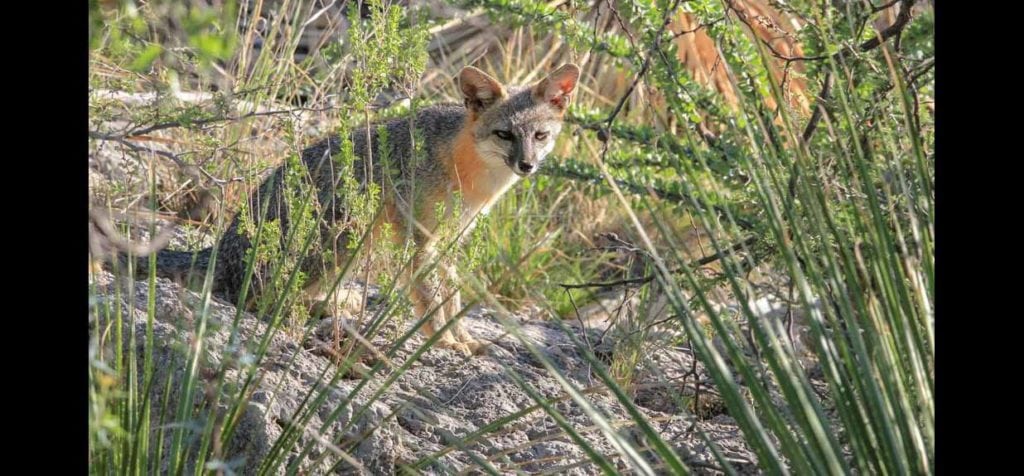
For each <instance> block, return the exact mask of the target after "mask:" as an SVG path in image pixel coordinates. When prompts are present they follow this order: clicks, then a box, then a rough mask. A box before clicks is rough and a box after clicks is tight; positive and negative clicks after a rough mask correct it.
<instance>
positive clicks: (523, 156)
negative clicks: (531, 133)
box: [508, 137, 540, 176]
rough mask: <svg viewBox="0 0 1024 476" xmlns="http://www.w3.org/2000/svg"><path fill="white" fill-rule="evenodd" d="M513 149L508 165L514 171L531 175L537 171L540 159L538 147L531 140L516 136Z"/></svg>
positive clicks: (523, 174)
mask: <svg viewBox="0 0 1024 476" xmlns="http://www.w3.org/2000/svg"><path fill="white" fill-rule="evenodd" d="M511 142H512V150H511V151H510V153H509V155H508V166H509V167H511V168H512V171H513V172H515V173H517V174H519V175H521V176H526V175H530V174H532V173H533V172H536V171H537V168H538V167H537V166H538V165H539V164H540V160H539V158H538V157H537V154H536V147H534V144H533V143H532V142H531V141H529V140H523V139H521V138H519V137H516V138H515V139H513V140H512V141H511Z"/></svg>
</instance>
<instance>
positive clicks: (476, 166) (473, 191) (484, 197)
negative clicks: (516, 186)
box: [449, 116, 493, 211]
mask: <svg viewBox="0 0 1024 476" xmlns="http://www.w3.org/2000/svg"><path fill="white" fill-rule="evenodd" d="M474 123H475V121H474V120H473V117H472V116H471V117H470V118H469V120H467V121H466V125H465V127H463V128H462V130H461V131H459V135H458V136H457V137H456V138H455V144H454V146H453V147H452V157H451V163H450V170H449V176H450V177H451V180H452V185H453V186H454V188H455V189H456V190H459V191H461V192H462V200H463V202H464V204H465V205H466V206H469V207H471V208H473V209H474V211H475V210H478V209H479V208H480V207H482V206H484V205H485V204H487V203H488V202H490V200H491V199H492V198H493V197H492V196H491V195H492V191H491V190H488V189H487V187H480V186H478V185H479V184H481V183H482V179H484V176H485V175H486V174H487V166H486V164H485V163H484V161H483V159H482V158H480V153H479V152H478V151H477V150H476V141H475V140H474V138H473V125H474Z"/></svg>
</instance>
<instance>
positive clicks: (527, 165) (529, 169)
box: [519, 162, 536, 174]
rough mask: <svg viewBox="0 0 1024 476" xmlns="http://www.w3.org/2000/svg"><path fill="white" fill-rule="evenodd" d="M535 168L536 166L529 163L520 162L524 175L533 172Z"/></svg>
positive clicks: (520, 168)
mask: <svg viewBox="0 0 1024 476" xmlns="http://www.w3.org/2000/svg"><path fill="white" fill-rule="evenodd" d="M534 167H536V166H535V165H533V164H531V163H529V162H519V171H520V172H522V173H524V174H528V173H530V172H532V171H533V168H534Z"/></svg>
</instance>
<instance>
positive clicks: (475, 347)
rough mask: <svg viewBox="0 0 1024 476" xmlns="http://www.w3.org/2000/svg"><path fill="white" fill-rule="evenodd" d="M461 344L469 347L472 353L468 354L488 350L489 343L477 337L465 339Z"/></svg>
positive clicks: (480, 353) (478, 353) (476, 353)
mask: <svg viewBox="0 0 1024 476" xmlns="http://www.w3.org/2000/svg"><path fill="white" fill-rule="evenodd" d="M461 344H462V345H464V346H466V348H467V349H469V352H470V353H469V354H467V355H482V354H483V353H484V352H486V351H487V343H486V342H482V341H479V340H476V339H466V340H463V341H462V342H461Z"/></svg>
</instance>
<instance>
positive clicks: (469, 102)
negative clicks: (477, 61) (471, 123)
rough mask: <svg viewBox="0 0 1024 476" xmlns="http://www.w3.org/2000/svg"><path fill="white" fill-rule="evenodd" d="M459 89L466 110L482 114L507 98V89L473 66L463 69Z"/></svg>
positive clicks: (460, 74)
mask: <svg viewBox="0 0 1024 476" xmlns="http://www.w3.org/2000/svg"><path fill="white" fill-rule="evenodd" d="M459 87H460V88H461V89H462V97H463V99H464V100H465V102H466V109H469V110H471V111H474V112H476V113H480V112H482V111H484V110H485V109H487V108H488V107H491V105H492V104H494V103H495V102H498V100H500V99H502V98H504V97H505V88H504V87H502V86H501V83H499V82H498V81H497V80H496V79H494V78H492V77H491V76H490V75H488V74H487V73H485V72H483V71H480V70H479V69H476V68H474V67H472V66H466V67H465V68H462V72H461V73H459Z"/></svg>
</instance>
